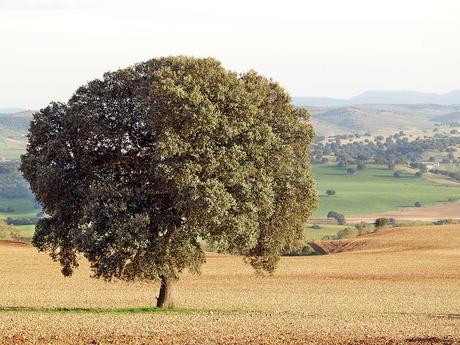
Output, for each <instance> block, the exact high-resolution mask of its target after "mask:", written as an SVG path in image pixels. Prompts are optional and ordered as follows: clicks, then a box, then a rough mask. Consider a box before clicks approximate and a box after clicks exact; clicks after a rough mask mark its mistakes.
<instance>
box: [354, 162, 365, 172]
mask: <svg viewBox="0 0 460 345" xmlns="http://www.w3.org/2000/svg"><path fill="white" fill-rule="evenodd" d="M366 168H367V165H366V163H365V162H363V161H358V163H357V164H356V169H358V170H364V169H366Z"/></svg>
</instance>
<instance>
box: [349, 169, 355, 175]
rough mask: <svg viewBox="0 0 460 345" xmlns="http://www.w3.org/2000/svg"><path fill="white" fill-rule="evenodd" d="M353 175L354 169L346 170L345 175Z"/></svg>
mask: <svg viewBox="0 0 460 345" xmlns="http://www.w3.org/2000/svg"><path fill="white" fill-rule="evenodd" d="M354 174H356V170H355V169H353V168H348V169H347V175H354Z"/></svg>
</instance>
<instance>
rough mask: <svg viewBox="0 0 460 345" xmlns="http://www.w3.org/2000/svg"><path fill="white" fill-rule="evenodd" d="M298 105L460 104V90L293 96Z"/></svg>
mask: <svg viewBox="0 0 460 345" xmlns="http://www.w3.org/2000/svg"><path fill="white" fill-rule="evenodd" d="M293 102H294V104H295V105H297V106H313V107H346V106H351V105H358V104H438V105H453V104H460V90H454V91H451V92H448V93H444V94H437V93H427V92H416V91H366V92H363V93H361V94H359V95H357V96H355V97H352V98H349V99H336V98H326V97H293Z"/></svg>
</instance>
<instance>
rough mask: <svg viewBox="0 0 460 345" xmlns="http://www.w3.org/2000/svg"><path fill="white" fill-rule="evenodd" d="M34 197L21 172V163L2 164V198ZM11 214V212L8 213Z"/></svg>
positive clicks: (0, 172) (0, 168)
mask: <svg viewBox="0 0 460 345" xmlns="http://www.w3.org/2000/svg"><path fill="white" fill-rule="evenodd" d="M24 197H32V194H31V192H30V189H29V184H28V183H27V182H26V181H25V180H24V178H23V177H22V175H21V173H20V172H19V162H17V161H9V162H1V163H0V198H6V199H13V198H24ZM6 212H10V211H6Z"/></svg>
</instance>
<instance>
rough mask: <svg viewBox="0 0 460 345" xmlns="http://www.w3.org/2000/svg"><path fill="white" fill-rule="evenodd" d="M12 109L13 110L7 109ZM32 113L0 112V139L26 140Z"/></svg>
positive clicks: (29, 111)
mask: <svg viewBox="0 0 460 345" xmlns="http://www.w3.org/2000/svg"><path fill="white" fill-rule="evenodd" d="M8 109H13V108H8ZM33 113H34V112H33V111H31V110H23V109H21V111H19V112H15V113H1V112H0V137H5V138H11V139H16V140H22V141H24V140H26V134H27V131H28V129H29V126H30V121H31V120H32V115H33Z"/></svg>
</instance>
